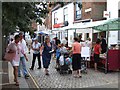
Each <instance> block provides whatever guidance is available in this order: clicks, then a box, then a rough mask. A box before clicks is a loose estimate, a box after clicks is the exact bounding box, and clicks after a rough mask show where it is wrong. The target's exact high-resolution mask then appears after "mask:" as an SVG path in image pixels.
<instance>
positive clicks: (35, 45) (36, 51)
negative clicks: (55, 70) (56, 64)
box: [30, 38, 41, 70]
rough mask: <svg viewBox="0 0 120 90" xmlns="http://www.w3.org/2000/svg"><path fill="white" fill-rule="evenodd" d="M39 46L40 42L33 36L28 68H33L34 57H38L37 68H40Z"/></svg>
mask: <svg viewBox="0 0 120 90" xmlns="http://www.w3.org/2000/svg"><path fill="white" fill-rule="evenodd" d="M40 47H41V44H40V43H39V42H38V40H37V38H35V39H34V42H33V44H32V50H33V60H32V66H31V68H30V70H33V69H34V64H35V60H36V57H37V58H38V66H39V67H38V69H41V60H40Z"/></svg>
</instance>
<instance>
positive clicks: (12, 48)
mask: <svg viewBox="0 0 120 90" xmlns="http://www.w3.org/2000/svg"><path fill="white" fill-rule="evenodd" d="M14 39H15V40H14V41H13V42H11V43H10V44H9V45H8V47H7V52H9V53H15V57H14V59H13V60H12V61H11V64H12V66H13V74H14V82H15V85H17V86H19V82H18V79H17V77H18V66H19V64H20V63H19V62H20V53H22V54H23V55H24V57H25V58H26V60H28V58H27V57H26V54H25V53H24V50H23V48H21V46H20V44H19V41H20V37H19V35H16V36H15V37H14Z"/></svg>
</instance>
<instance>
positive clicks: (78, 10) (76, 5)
mask: <svg viewBox="0 0 120 90" xmlns="http://www.w3.org/2000/svg"><path fill="white" fill-rule="evenodd" d="M80 4H82V3H76V4H75V20H78V19H81V15H82V14H81V13H82V10H81V9H80V7H79V6H80Z"/></svg>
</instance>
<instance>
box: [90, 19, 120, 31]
mask: <svg viewBox="0 0 120 90" xmlns="http://www.w3.org/2000/svg"><path fill="white" fill-rule="evenodd" d="M92 28H93V29H95V30H99V31H108V30H109V31H118V30H120V18H115V19H109V20H107V21H106V22H105V23H103V24H101V25H98V26H94V27H92Z"/></svg>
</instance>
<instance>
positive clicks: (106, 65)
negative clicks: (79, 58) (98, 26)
mask: <svg viewBox="0 0 120 90" xmlns="http://www.w3.org/2000/svg"><path fill="white" fill-rule="evenodd" d="M108 43H109V25H108V24H107V52H106V53H107V56H106V62H105V74H107V72H108V51H109V48H108V46H109V44H108Z"/></svg>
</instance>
